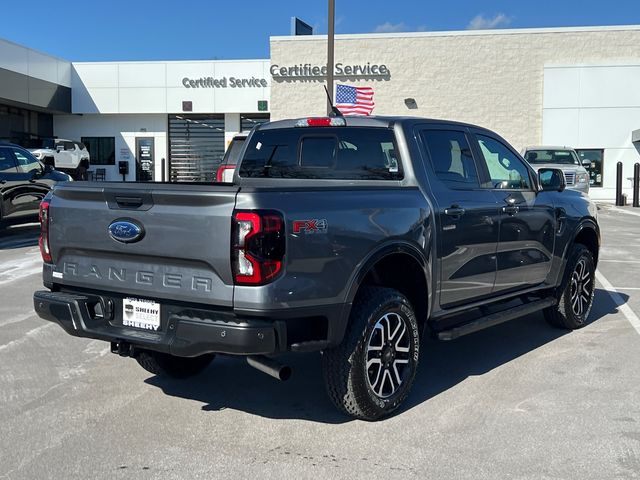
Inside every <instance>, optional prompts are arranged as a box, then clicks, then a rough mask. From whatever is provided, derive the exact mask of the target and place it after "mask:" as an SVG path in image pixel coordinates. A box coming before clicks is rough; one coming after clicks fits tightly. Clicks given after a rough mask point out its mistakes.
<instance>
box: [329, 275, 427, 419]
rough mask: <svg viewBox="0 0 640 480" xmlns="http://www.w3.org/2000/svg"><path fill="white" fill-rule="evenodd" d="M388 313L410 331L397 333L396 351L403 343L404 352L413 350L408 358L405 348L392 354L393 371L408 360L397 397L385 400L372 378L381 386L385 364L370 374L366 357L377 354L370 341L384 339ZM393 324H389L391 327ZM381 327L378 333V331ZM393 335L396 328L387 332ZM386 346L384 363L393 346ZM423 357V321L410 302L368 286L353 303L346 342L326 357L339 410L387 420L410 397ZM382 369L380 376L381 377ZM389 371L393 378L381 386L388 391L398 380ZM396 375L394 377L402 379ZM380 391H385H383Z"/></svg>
mask: <svg viewBox="0 0 640 480" xmlns="http://www.w3.org/2000/svg"><path fill="white" fill-rule="evenodd" d="M387 314H389V315H390V317H391V318H393V319H394V321H396V322H398V325H400V326H404V327H405V328H406V336H404V335H405V334H404V331H398V332H397V333H396V334H394V336H393V337H392V339H393V340H394V341H395V344H394V347H398V345H399V344H400V342H401V341H402V344H403V347H402V349H403V350H404V349H405V348H406V347H404V346H405V345H406V346H408V352H403V353H400V349H398V350H397V351H396V350H395V348H394V349H391V350H393V352H392V353H391V354H390V355H389V357H390V358H392V359H393V360H392V361H393V363H392V367H393V368H395V367H396V361H400V360H399V359H400V357H401V356H402V358H403V359H404V358H408V363H406V364H405V365H406V366H401V365H399V367H400V369H401V371H402V373H401V374H400V375H399V377H400V378H401V379H402V380H401V382H400V383H399V384H398V386H397V388H396V389H395V390H392V392H393V393H391V394H389V395H388V396H385V397H384V398H383V397H382V396H380V395H378V394H377V393H376V392H375V391H374V386H375V385H376V383H374V386H372V384H371V378H372V375H373V376H374V377H375V379H376V381H377V380H378V379H379V375H380V372H384V367H383V365H384V363H382V362H384V360H380V361H378V363H379V367H376V365H377V364H375V365H371V367H373V368H374V370H373V371H372V370H367V363H368V360H367V358H368V357H369V356H370V355H373V354H375V355H378V353H377V345H375V347H376V351H375V352H374V351H372V350H371V348H372V346H371V342H372V341H373V339H374V336H375V335H378V336H379V337H378V338H382V335H384V329H382V331H381V332H380V329H381V327H380V322H381V321H383V319H385V318H388V317H386V316H387ZM389 325H390V324H389V323H388V321H387V326H389ZM376 328H377V329H378V331H377V332H374V330H376ZM398 328H400V327H398ZM388 331H389V332H391V327H388ZM389 335H390V333H387V334H386V336H387V337H388V336H389ZM396 335H397V336H396ZM396 339H397V340H396ZM384 342H385V340H384V339H383V340H382V342H381V344H382V348H381V350H380V356H381V357H383V358H384V357H385V355H387V353H388V352H389V351H390V350H389V349H390V347H389V346H386V347H385V346H384ZM376 343H377V341H376ZM385 349H387V350H385ZM383 351H384V354H383ZM419 353H420V336H419V331H418V322H417V320H416V316H415V313H414V311H413V308H412V306H411V304H410V303H409V301H408V300H407V298H406V297H405V296H404V295H402V294H401V293H400V292H398V291H396V290H393V289H390V288H381V287H363V289H362V291H361V292H359V293H358V296H357V297H356V300H355V302H354V304H353V307H352V310H351V315H350V318H349V325H348V326H347V331H346V333H345V337H344V339H343V341H342V343H341V344H340V345H338V346H337V347H335V348H331V349H327V350H325V351H323V352H322V370H323V374H324V381H325V386H326V389H327V393H328V394H329V397H330V398H331V401H332V402H333V403H334V404H335V406H336V407H337V408H338V409H339V410H340V411H342V412H344V413H346V414H347V415H350V416H352V417H355V418H358V419H362V420H369V421H372V420H378V419H381V418H384V417H386V416H388V415H390V414H391V413H392V412H393V411H394V410H396V409H397V408H398V407H399V406H400V405H401V404H402V403H403V402H404V400H406V398H407V396H408V395H409V392H410V390H411V386H412V385H413V381H414V379H415V375H416V371H417V368H418V360H419ZM396 354H397V355H398V357H397V358H398V360H396V357H395V355H396ZM391 355H394V356H393V357H391ZM369 361H375V359H373V360H372V359H369ZM403 361H404V360H403ZM371 367H370V368H371ZM377 368H379V369H380V370H379V371H377V375H378V376H376V370H377ZM386 368H388V371H389V379H388V381H387V380H386V378H387V377H385V374H384V373H382V375H383V377H382V387H385V381H387V387H389V386H390V385H389V384H388V382H391V383H393V382H394V381H395V380H394V379H392V378H391V375H393V374H394V371H393V370H392V368H389V367H386ZM396 371H397V370H396ZM372 372H373V373H372ZM395 375H396V377H395V378H398V376H397V374H395ZM377 385H379V384H377ZM391 386H392V385H391ZM380 391H381V392H382V389H380Z"/></svg>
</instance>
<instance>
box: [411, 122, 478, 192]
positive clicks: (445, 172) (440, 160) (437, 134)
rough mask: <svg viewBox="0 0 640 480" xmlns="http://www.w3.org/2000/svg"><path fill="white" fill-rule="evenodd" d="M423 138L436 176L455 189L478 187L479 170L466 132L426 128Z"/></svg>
mask: <svg viewBox="0 0 640 480" xmlns="http://www.w3.org/2000/svg"><path fill="white" fill-rule="evenodd" d="M422 138H423V140H424V143H425V144H426V146H427V149H428V150H429V157H430V158H431V163H432V165H433V168H434V170H435V172H436V176H437V177H438V178H439V179H440V180H441V181H442V182H443V183H444V184H445V185H446V186H447V187H449V188H452V189H454V190H460V189H470V188H478V187H479V186H480V185H479V183H478V172H477V170H476V165H475V163H474V161H473V155H472V154H471V149H470V148H469V142H467V137H466V135H465V133H464V132H459V131H453V130H425V131H423V132H422Z"/></svg>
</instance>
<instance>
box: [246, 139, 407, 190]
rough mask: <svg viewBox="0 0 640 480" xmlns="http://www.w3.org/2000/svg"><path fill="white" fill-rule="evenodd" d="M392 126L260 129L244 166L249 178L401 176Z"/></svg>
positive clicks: (356, 178) (349, 178)
mask: <svg viewBox="0 0 640 480" xmlns="http://www.w3.org/2000/svg"><path fill="white" fill-rule="evenodd" d="M397 151H398V150H397V147H396V143H395V136H394V132H393V130H391V129H389V128H383V127H322V128H282V129H267V130H256V131H255V132H254V134H253V135H252V137H251V140H250V143H249V145H248V147H247V149H246V151H245V155H244V158H243V160H242V163H241V164H240V171H239V174H240V177H244V178H298V179H332V180H402V178H403V172H402V165H401V162H400V160H399V158H398V155H397Z"/></svg>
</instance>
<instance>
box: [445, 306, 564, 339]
mask: <svg viewBox="0 0 640 480" xmlns="http://www.w3.org/2000/svg"><path fill="white" fill-rule="evenodd" d="M556 303H558V300H557V299H555V298H553V297H549V298H543V299H542V300H536V301H534V302H529V303H525V304H524V305H518V306H517V307H513V308H510V309H508V310H503V311H501V312H497V313H492V314H490V315H487V316H486V317H482V318H479V319H478V320H474V321H473V322H471V323H467V324H465V325H461V326H459V327H454V328H452V329H450V330H443V331H442V332H438V339H439V340H453V339H455V338H458V337H461V336H463V335H468V334H469V333H474V332H477V331H479V330H483V329H485V328H489V327H493V326H494V325H499V324H501V323H504V322H508V321H509V320H513V319H514V318H518V317H523V316H525V315H529V314H530V313H534V312H537V311H540V310H543V309H545V308H547V307H552V306H553V305H555V304H556Z"/></svg>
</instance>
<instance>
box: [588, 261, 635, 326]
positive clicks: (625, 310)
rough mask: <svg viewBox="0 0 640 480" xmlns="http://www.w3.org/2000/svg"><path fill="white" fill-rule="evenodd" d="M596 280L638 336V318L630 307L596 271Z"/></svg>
mask: <svg viewBox="0 0 640 480" xmlns="http://www.w3.org/2000/svg"><path fill="white" fill-rule="evenodd" d="M596 278H597V279H598V281H599V282H600V284H601V285H602V286H603V287H604V289H605V290H606V291H607V293H608V294H609V296H610V297H611V300H613V303H615V304H616V306H617V307H618V309H619V310H620V312H622V314H623V315H624V316H625V317H626V318H627V320H629V323H630V324H631V326H632V327H633V328H634V329H635V331H636V332H638V334H640V318H638V316H637V315H636V314H635V312H634V311H633V310H631V307H630V306H629V305H627V302H625V301H624V299H623V298H622V297H621V296H620V294H619V293H618V291H617V290H616V289H615V288H614V287H613V285H611V283H609V280H607V279H606V277H605V276H604V275H603V274H602V273H600V271H599V270H596Z"/></svg>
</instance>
